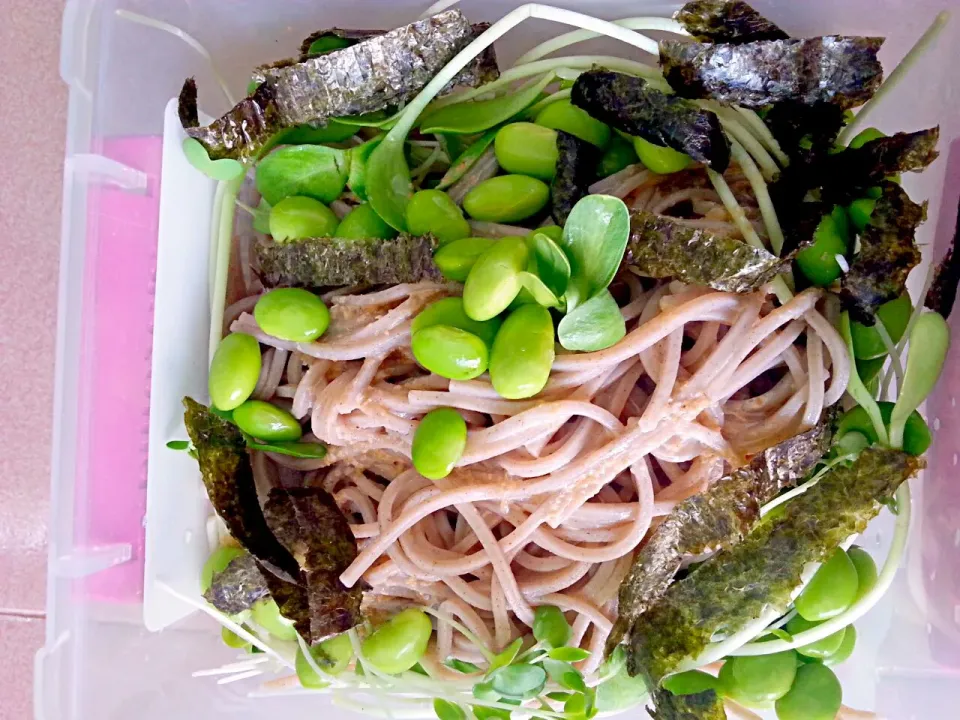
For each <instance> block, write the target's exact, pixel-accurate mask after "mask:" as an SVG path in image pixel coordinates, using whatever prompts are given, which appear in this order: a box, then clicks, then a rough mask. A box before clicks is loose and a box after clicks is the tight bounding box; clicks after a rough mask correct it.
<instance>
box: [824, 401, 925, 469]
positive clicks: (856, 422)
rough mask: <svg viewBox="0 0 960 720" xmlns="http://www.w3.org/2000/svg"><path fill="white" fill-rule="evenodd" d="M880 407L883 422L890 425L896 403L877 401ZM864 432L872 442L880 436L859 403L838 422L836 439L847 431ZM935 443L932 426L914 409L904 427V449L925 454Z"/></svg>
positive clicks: (913, 453) (915, 453)
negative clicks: (931, 431) (928, 425)
mask: <svg viewBox="0 0 960 720" xmlns="http://www.w3.org/2000/svg"><path fill="white" fill-rule="evenodd" d="M877 406H878V407H879V408H880V417H881V419H882V420H883V424H884V425H887V426H889V425H890V417H891V416H892V415H893V407H894V404H893V403H892V402H887V401H880V402H878V403H877ZM849 432H858V433H862V434H863V435H865V436H866V437H867V439H868V440H869V441H870V444H871V445H872V444H874V443H876V442H877V441H878V440H879V438H878V437H877V431H876V429H875V428H874V427H873V422H872V421H871V420H870V417H869V416H868V415H867V411H866V410H864V409H863V408H862V407H861V406H859V405H857V406H856V407H854V408H851V409H850V410H848V411H847V412H845V413H844V414H843V415H842V416H841V418H840V422H839V423H837V433H836V440H837V442H839V441H840V440H841V439H842V438H843V437H844V436H845V435H846V434H847V433H849ZM932 443H933V436H932V435H931V434H930V428H929V427H927V423H926V422H925V421H924V419H923V416H922V415H920V413H919V412H917V411H916V410H914V411H913V412H912V413H911V414H910V417H908V418H907V423H906V425H904V428H903V451H904V452H905V453H907V454H908V455H917V456H919V455H923V454H924V453H925V452H926V451H927V448H929V447H930V445H931V444H932Z"/></svg>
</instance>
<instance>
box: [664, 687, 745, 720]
mask: <svg viewBox="0 0 960 720" xmlns="http://www.w3.org/2000/svg"><path fill="white" fill-rule="evenodd" d="M653 703H654V706H655V707H652V708H647V709H648V711H649V713H650V717H651V718H652V719H653V720H726V717H727V712H726V710H724V709H723V699H722V698H721V697H720V696H719V695H717V691H716V690H704V691H703V692H699V693H693V694H690V695H674V694H673V693H672V692H670V691H669V690H664V689H663V688H658V689H657V690H654V691H653Z"/></svg>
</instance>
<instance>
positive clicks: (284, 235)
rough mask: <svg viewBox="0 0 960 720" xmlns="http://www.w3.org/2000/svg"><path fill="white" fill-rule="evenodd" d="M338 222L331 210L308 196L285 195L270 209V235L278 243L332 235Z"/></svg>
mask: <svg viewBox="0 0 960 720" xmlns="http://www.w3.org/2000/svg"><path fill="white" fill-rule="evenodd" d="M339 224H340V221H339V220H337V216H336V215H334V214H333V210H331V209H330V208H328V207H327V206H326V205H324V204H323V203H322V202H320V201H319V200H314V199H313V198H309V197H300V196H293V197H287V198H284V199H283V200H281V201H280V202H278V203H277V204H276V205H274V206H273V207H272V208H271V210H270V235H271V237H273V239H274V240H275V241H276V242H278V243H282V242H286V241H288V240H300V239H303V238H318V237H333V235H334V233H336V231H337V225H339Z"/></svg>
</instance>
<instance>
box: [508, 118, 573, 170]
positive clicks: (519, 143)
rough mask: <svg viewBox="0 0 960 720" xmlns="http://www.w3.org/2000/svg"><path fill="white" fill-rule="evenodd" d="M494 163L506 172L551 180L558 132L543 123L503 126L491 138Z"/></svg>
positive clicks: (557, 153) (555, 159) (557, 158)
mask: <svg viewBox="0 0 960 720" xmlns="http://www.w3.org/2000/svg"><path fill="white" fill-rule="evenodd" d="M493 147H494V151H495V152H496V154H497V162H498V163H500V167H502V168H503V169H504V170H506V171H507V172H508V173H519V174H520V175H529V176H530V177H535V178H539V179H540V180H552V179H553V176H554V175H555V174H556V171H557V160H559V159H560V152H559V151H558V150H557V131H556V130H552V129H551V128H548V127H544V126H542V125H536V124H534V123H528V122H516V123H510V124H509V125H504V126H503V127H502V128H500V130H499V131H498V132H497V138H496V140H494V144H493Z"/></svg>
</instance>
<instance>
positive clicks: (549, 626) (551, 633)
mask: <svg viewBox="0 0 960 720" xmlns="http://www.w3.org/2000/svg"><path fill="white" fill-rule="evenodd" d="M533 637H534V638H535V639H536V641H537V642H538V643H541V644H542V645H545V646H546V647H548V648H558V647H563V646H564V645H566V644H567V642H568V641H569V640H570V623H568V622H567V618H566V617H564V615H563V613H562V612H561V611H560V608H558V607H557V606H556V605H541V606H540V607H538V608H537V609H536V612H535V613H534V616H533Z"/></svg>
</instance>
